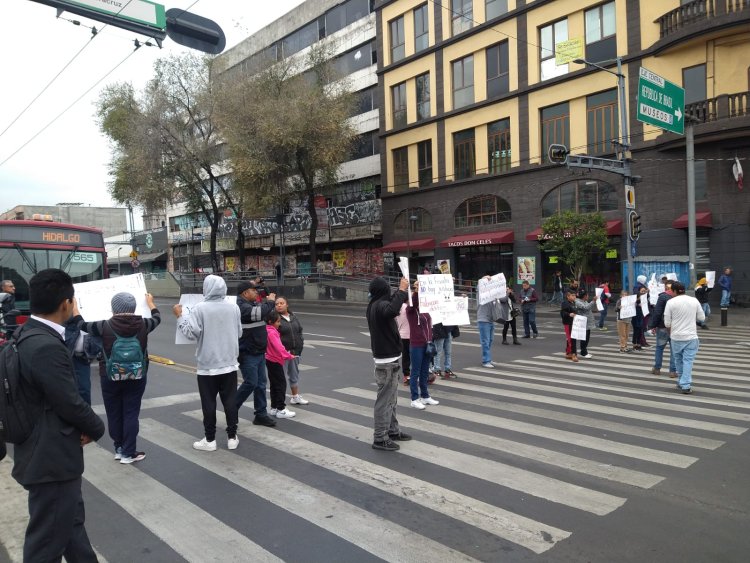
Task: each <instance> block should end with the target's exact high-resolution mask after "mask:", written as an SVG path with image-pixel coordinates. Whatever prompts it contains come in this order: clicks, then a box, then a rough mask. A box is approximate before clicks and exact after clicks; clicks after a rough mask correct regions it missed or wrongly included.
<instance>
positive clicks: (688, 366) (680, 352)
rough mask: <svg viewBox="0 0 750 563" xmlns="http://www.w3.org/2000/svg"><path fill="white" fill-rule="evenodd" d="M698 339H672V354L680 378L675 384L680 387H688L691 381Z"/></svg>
mask: <svg viewBox="0 0 750 563" xmlns="http://www.w3.org/2000/svg"><path fill="white" fill-rule="evenodd" d="M698 343H699V341H698V339H697V338H694V339H692V340H672V344H671V346H672V354H673V355H674V357H675V365H676V366H677V374H678V375H679V376H680V379H678V380H677V386H678V387H679V388H680V389H690V386H691V385H692V383H693V361H694V360H695V355H696V354H697V353H698Z"/></svg>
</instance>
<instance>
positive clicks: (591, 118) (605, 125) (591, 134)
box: [586, 90, 619, 154]
mask: <svg viewBox="0 0 750 563" xmlns="http://www.w3.org/2000/svg"><path fill="white" fill-rule="evenodd" d="M618 123H619V122H618V118H617V90H608V91H607V92H602V93H600V94H594V95H592V96H587V97H586V130H587V134H588V151H589V153H592V154H601V153H611V152H615V151H614V146H613V145H612V143H611V142H612V140H616V139H617V137H618Z"/></svg>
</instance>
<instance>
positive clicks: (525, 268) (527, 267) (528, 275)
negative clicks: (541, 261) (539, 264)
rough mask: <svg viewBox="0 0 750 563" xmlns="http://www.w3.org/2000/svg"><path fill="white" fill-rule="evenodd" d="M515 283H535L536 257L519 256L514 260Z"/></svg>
mask: <svg viewBox="0 0 750 563" xmlns="http://www.w3.org/2000/svg"><path fill="white" fill-rule="evenodd" d="M516 265H517V268H516V279H517V281H516V283H522V282H525V281H527V282H529V283H530V284H531V285H535V284H536V258H535V257H534V256H525V257H521V256H519V257H518V258H517V260H516Z"/></svg>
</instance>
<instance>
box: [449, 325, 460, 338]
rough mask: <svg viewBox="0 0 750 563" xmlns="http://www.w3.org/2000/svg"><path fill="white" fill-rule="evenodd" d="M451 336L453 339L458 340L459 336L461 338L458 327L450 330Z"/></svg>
mask: <svg viewBox="0 0 750 563" xmlns="http://www.w3.org/2000/svg"><path fill="white" fill-rule="evenodd" d="M451 336H452V337H453V338H458V337H459V336H461V331H460V330H459V329H458V326H454V327H453V328H451Z"/></svg>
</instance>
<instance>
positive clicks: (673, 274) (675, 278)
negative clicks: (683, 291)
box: [667, 272, 677, 281]
mask: <svg viewBox="0 0 750 563" xmlns="http://www.w3.org/2000/svg"><path fill="white" fill-rule="evenodd" d="M667 279H668V280H672V281H677V274H675V273H674V272H672V273H671V274H667Z"/></svg>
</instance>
